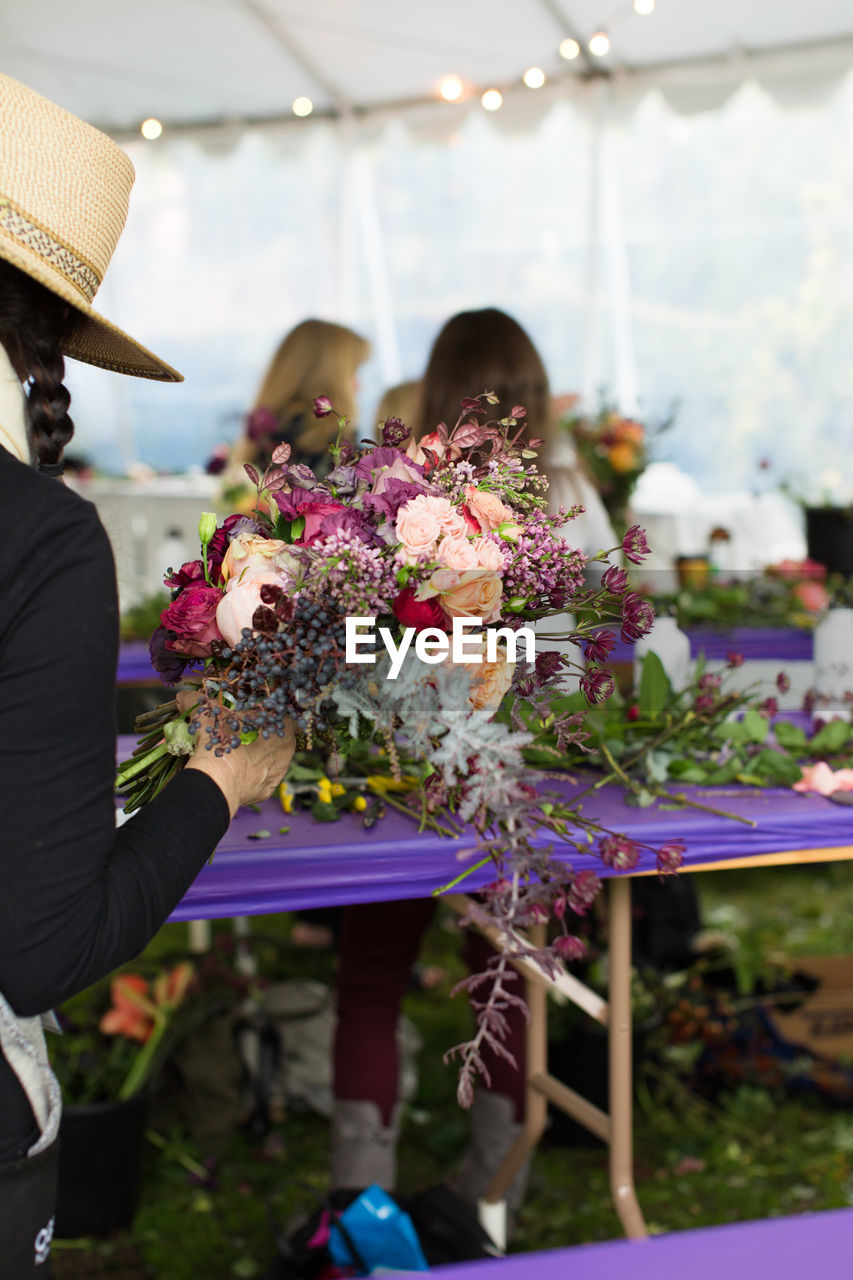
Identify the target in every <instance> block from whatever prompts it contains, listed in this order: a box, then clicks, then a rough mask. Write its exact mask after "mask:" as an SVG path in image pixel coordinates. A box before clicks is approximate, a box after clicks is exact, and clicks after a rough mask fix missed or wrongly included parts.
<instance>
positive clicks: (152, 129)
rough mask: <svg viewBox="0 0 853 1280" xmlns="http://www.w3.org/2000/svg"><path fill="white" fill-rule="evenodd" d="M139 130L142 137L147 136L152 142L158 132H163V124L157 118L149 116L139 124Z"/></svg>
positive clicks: (157, 135)
mask: <svg viewBox="0 0 853 1280" xmlns="http://www.w3.org/2000/svg"><path fill="white" fill-rule="evenodd" d="M139 132H140V133H141V134H142V136H143V138H147V139H148V141H149V142H154V141H155V139H157V138H159V137H160V134H161V133H162V132H163V126H162V125H161V123H160V121H159V120H155V119H154V117H153V116H151V117H150V118H149V119H148V120H143V121H142V124H141V125H140V126H139Z"/></svg>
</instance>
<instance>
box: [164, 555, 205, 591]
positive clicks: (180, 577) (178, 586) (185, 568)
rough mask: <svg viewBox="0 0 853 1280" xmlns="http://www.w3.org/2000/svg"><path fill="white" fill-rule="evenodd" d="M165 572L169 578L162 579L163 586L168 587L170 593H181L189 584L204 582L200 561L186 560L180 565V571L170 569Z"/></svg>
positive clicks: (202, 566)
mask: <svg viewBox="0 0 853 1280" xmlns="http://www.w3.org/2000/svg"><path fill="white" fill-rule="evenodd" d="M167 572H168V573H169V576H168V578H164V579H163V586H164V587H168V588H169V590H170V591H181V590H182V589H183V588H184V587H188V586H189V585H190V583H191V582H204V565H203V564H202V562H201V561H200V560H188V561H187V563H186V564H182V565H181V567H180V569H171V570H168V571H167Z"/></svg>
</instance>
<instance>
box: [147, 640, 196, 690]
mask: <svg viewBox="0 0 853 1280" xmlns="http://www.w3.org/2000/svg"><path fill="white" fill-rule="evenodd" d="M175 639H176V636H175V633H174V631H169V630H167V629H166V627H158V628H157V630H156V631H155V632H154V634H153V636H152V637H151V639H150V641H149V642H148V652H149V654H150V656H151V665H152V667H153V668H154V670H155V671H156V672H157V674H158V675H159V677H160V679H161V680H162V682H163V684H177V683H178V681H179V680H180V678H181V676H182V675H183V674H184V670H185V668H186V665H187V660H186V658H182V657H181V655H180V654H179V653H175V652H174V651H173V650H172V649H167V648H166V641H167V640H175Z"/></svg>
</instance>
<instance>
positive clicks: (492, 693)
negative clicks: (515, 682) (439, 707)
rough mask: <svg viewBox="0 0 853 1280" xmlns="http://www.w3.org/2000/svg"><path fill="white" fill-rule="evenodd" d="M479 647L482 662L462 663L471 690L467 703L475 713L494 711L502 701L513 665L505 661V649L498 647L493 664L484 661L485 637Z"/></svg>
mask: <svg viewBox="0 0 853 1280" xmlns="http://www.w3.org/2000/svg"><path fill="white" fill-rule="evenodd" d="M480 647H481V651H482V654H483V661H482V662H462V663H460V664H459V665H460V666H462V667H465V669H466V670H467V671H468V672H469V673H470V676H471V688H470V691H469V693H468V701H469V702H470V703H471V706H472V707H473V708H474V710H475V711H480V710H485V711H496V710H497V708H498V707H499V706H500V704H501V702H502V701H503V697H504V694H505V693H506V691H507V689H509V686H510V685H511V684H512V675H513V665H514V664H513V663H511V662H508V661H507V656H506V649H505V648H504V647H503V646H502V645H498V649H497V657H496V658H495V660H494V662H488V661H487V660H486V637H485V636H482V637H481V640H480Z"/></svg>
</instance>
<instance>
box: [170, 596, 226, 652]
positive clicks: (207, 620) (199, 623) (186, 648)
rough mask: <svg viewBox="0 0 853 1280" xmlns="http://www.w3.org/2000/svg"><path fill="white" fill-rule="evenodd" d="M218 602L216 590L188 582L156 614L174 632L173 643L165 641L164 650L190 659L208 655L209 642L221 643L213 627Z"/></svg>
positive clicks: (215, 628)
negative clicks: (183, 654)
mask: <svg viewBox="0 0 853 1280" xmlns="http://www.w3.org/2000/svg"><path fill="white" fill-rule="evenodd" d="M221 599H222V592H221V591H220V590H219V588H218V587H209V586H208V585H207V584H206V583H204V582H199V583H192V584H191V585H190V586H188V587H185V588H184V590H183V591H182V592H181V593H180V595H179V596H177V597H176V599H174V600H173V601H172V603H171V604H170V605H168V606H167V608H165V609H164V610H163V612H162V613H161V614H160V622H161V623H162V624H163V626H164V627H168V629H169V630H170V631H174V633H175V636H176V638H175V640H169V641H167V643H166V648H167V649H171V650H173V652H176V653H186V654H189V655H190V656H191V657H194V658H207V657H209V655H210V642H211V641H212V640H221V639H222V636H221V634H220V631H219V628H218V626H217V625H216V612H217V606H218V605H219V602H220V600H221Z"/></svg>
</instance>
